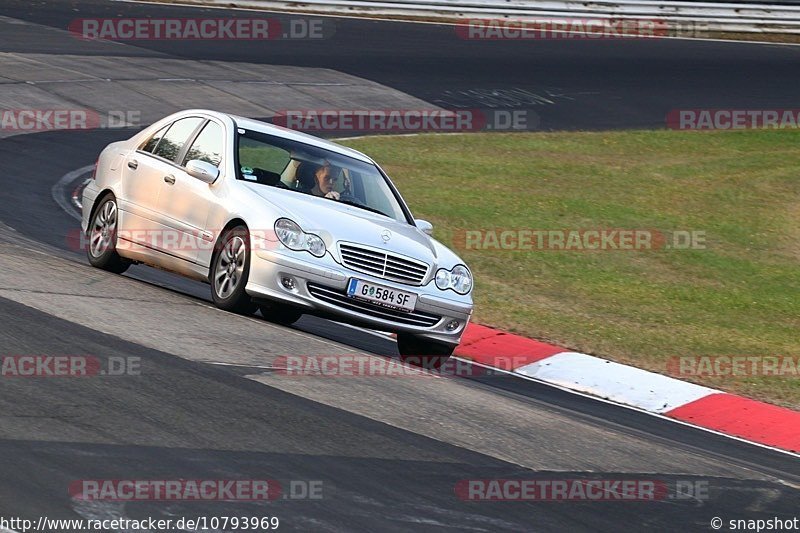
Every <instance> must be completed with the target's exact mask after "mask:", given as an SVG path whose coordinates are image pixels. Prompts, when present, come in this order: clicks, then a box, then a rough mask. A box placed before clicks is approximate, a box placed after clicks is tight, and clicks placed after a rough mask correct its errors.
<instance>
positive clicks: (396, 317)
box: [308, 283, 442, 327]
mask: <svg viewBox="0 0 800 533" xmlns="http://www.w3.org/2000/svg"><path fill="white" fill-rule="evenodd" d="M308 292H309V293H310V294H311V296H313V297H314V298H317V299H318V300H322V301H323V302H327V303H330V304H334V305H336V306H338V307H342V308H344V309H347V310H348V311H355V312H357V313H361V314H363V315H367V316H371V317H374V318H381V319H383V320H389V321H390V322H398V323H400V324H407V325H409V326H421V327H431V326H434V325H436V324H437V323H438V322H439V321H440V320H441V319H442V317H441V316H437V315H431V314H428V313H422V312H420V311H411V312H410V313H409V312H405V311H396V310H394V309H389V308H386V307H380V306H378V305H373V304H371V303H368V302H362V301H361V300H356V299H355V298H350V297H348V296H347V295H346V294H345V293H343V292H339V291H337V290H336V289H331V288H330V287H323V286H322V285H316V284H314V283H309V284H308Z"/></svg>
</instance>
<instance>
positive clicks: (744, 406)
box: [455, 324, 800, 453]
mask: <svg viewBox="0 0 800 533" xmlns="http://www.w3.org/2000/svg"><path fill="white" fill-rule="evenodd" d="M455 355H456V356H458V357H461V358H464V359H469V360H472V361H475V362H476V363H480V364H482V365H486V366H489V367H492V368H498V369H501V370H506V371H509V372H511V373H513V374H520V375H521V376H526V377H529V378H533V379H536V380H537V381H542V382H545V383H549V384H552V385H556V386H558V387H561V388H564V389H569V390H573V391H577V392H581V393H584V394H588V395H591V396H597V397H600V398H604V399H606V400H609V401H611V402H614V403H619V404H622V405H627V406H630V407H634V408H637V409H641V410H644V411H647V412H650V413H654V414H657V415H661V416H665V417H667V418H671V419H674V420H679V421H681V422H685V423H688V424H691V425H694V426H698V427H701V428H705V429H709V430H712V431H715V432H719V433H722V434H725V435H730V436H734V437H738V438H740V439H743V440H747V441H750V442H754V443H757V444H762V445H765V446H770V447H773V448H777V449H780V450H785V451H789V452H793V453H800V412H798V411H794V410H792V409H786V408H784V407H778V406H776V405H771V404H768V403H764V402H759V401H756V400H751V399H749V398H744V397H742V396H737V395H735V394H728V393H725V392H722V391H719V390H716V389H711V388H708V387H703V386H701V385H695V384H694V383H689V382H686V381H681V380H679V379H675V378H671V377H669V376H664V375H661V374H656V373H654V372H648V371H646V370H641V369H639V368H635V367H632V366H627V365H622V364H619V363H614V362H612V361H608V360H606V359H602V358H600V357H594V356H591V355H586V354H583V353H577V352H572V351H569V350H565V349H564V348H561V347H559V346H555V345H552V344H547V343H544V342H540V341H537V340H533V339H528V338H526V337H521V336H518V335H513V334H510V333H506V332H503V331H499V330H496V329H493V328H488V327H486V326H480V325H477V324H470V325H469V326H468V327H467V330H466V332H465V333H464V337H463V338H462V340H461V344H460V345H459V346H458V347H457V348H456V351H455Z"/></svg>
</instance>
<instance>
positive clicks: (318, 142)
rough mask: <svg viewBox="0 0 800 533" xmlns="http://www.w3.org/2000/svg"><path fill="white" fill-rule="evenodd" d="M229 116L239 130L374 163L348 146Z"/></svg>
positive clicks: (280, 127)
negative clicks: (275, 137)
mask: <svg viewBox="0 0 800 533" xmlns="http://www.w3.org/2000/svg"><path fill="white" fill-rule="evenodd" d="M227 116H228V117H230V118H231V119H232V120H233V121H234V122H235V123H236V126H237V127H239V128H243V129H246V130H252V131H258V132H261V133H266V134H269V135H277V136H278V137H283V138H284V139H289V140H292V141H297V142H301V143H304V144H310V145H311V146H314V147H317V148H322V149H325V150H330V151H331V152H335V153H337V154H341V155H345V156H348V157H352V158H354V159H358V160H359V161H364V162H366V163H374V162H373V161H372V159H370V158H369V157H368V156H367V155H365V154H362V153H361V152H359V151H358V150H353V149H352V148H347V147H346V146H342V145H340V144H336V143H334V142H331V141H327V140H325V139H321V138H319V137H315V136H313V135H308V134H307V133H301V132H299V131H295V130H291V129H289V128H284V127H282V126H276V125H275V124H270V123H268V122H262V121H260V120H255V119H252V118H247V117H241V116H239V115H230V114H228V115H227Z"/></svg>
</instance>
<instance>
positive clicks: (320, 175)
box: [311, 161, 340, 200]
mask: <svg viewBox="0 0 800 533" xmlns="http://www.w3.org/2000/svg"><path fill="white" fill-rule="evenodd" d="M314 181H315V182H316V185H314V188H313V189H311V194H313V195H314V196H323V197H325V198H331V199H333V200H338V199H339V198H340V196H339V193H338V192H337V191H335V190H333V184H334V183H335V182H336V178H335V177H334V175H333V174H332V173H331V164H330V163H329V162H328V161H325V162H323V163H322V164H321V165H319V166H317V168H316V169H315V170H314Z"/></svg>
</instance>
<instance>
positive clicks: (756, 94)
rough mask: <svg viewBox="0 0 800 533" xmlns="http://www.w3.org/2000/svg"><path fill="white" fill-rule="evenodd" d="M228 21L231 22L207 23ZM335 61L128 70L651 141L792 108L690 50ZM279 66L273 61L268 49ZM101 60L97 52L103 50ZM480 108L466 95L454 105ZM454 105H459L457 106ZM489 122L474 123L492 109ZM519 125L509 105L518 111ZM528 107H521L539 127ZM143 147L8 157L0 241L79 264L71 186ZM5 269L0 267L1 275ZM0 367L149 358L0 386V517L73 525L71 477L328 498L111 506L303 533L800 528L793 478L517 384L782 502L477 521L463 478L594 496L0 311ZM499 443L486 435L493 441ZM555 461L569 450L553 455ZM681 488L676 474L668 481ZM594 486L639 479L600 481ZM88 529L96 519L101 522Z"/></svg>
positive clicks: (331, 49) (777, 50)
mask: <svg viewBox="0 0 800 533" xmlns="http://www.w3.org/2000/svg"><path fill="white" fill-rule="evenodd" d="M142 13H150V14H159V15H161V14H162V13H163V16H180V15H183V16H197V15H195V14H194V12H192V14H189V15H187V14H186V10H185V9H183V8H175V7H165V6H140V5H134V4H119V3H106V2H58V3H54V2H17V1H6V2H4V3H3V5H2V6H0V14H2V15H5V16H11V17H17V18H22V19H26V20H30V21H33V22H37V23H41V24H47V25H51V26H53V27H59V28H64V27H66V25H67V23H68V22H69V20H71V19H73V18H76V17H80V16H96V17H103V16H113V15H126V16H136V15H141V14H142ZM214 14H215V16H222V15H220V14H219V11H214ZM336 31H337V32H336V38H334V39H331V40H329V41H326V42H322V43H315V42H307V43H302V42H301V43H281V42H271V43H267V44H263V43H261V44H260V43H193V44H192V45H191V46H190V47H185V46H181V45H180V44H175V43H169V42H146V43H136V45H135V47H133V48H131V47H119V49H120V50H119V53H124V54H150V53H167V54H170V55H174V56H177V57H188V58H193V59H230V60H242V61H251V62H264V63H282V64H293V65H302V66H320V67H327V68H334V69H339V70H342V71H345V72H348V73H352V74H356V75H359V76H362V77H365V78H369V79H373V80H376V81H379V82H381V83H384V84H387V85H390V86H392V87H395V88H398V89H401V90H404V91H406V92H409V93H411V94H414V95H416V96H419V97H422V98H425V99H428V100H430V101H433V102H435V103H439V104H443V103H449V104H450V105H463V106H465V107H485V104H486V100H485V99H484V98H483V97H479V96H478V92H475V91H483V90H487V89H501V90H503V91H511V90H513V89H521V90H524V91H529V92H531V93H536V94H544V92H546V91H550V94H561V95H563V96H562V97H559V98H555V100H554V101H556V102H557V103H556V104H548V105H542V106H536V111H537V112H538V113H539V114H540V115H541V117H542V125H543V127H545V128H555V129H573V128H575V129H593V128H604V127H659V126H660V125H661V124H663V115H664V114H665V113H666V111H667V110H669V109H671V108H674V107H679V106H687V107H701V106H704V105H705V106H711V107H736V106H745V107H752V106H760V107H793V102H794V99H795V98H796V95H795V92H796V87H797V86H798V83H797V82H798V81H800V72H798V69H797V68H796V65H797V59H798V57H797V54H798V53H800V52H798V50H797V49H793V48H782V47H765V46H748V45H739V44H726V43H701V42H689V41H649V42H629V41H626V42H611V43H588V42H569V43H562V42H559V43H555V42H544V43H542V42H537V43H489V44H487V43H470V42H464V41H460V40H458V39H457V38H455V36H454V35H453V34H452V29H451V28H448V27H440V26H432V25H402V24H398V23H384V22H370V21H359V20H339V21H337V28H336ZM39 37H40V38H33V37H32V36H30V35H26V34H24V32H23V33H20V34H15V35H3V36H0V45H1V47H0V51H15V50H17V51H26V52H31V51H41V52H47V53H57V52H60V53H85V54H92V53H104V54H107V53H108V51H107V49H105V48H103V47H99V46H97V43H81V42H79V41H77V40H76V41H75V48H74V49H69V48H63V47H62V48H61V49H59V50H57V51H56V50H53V49H52V47H48V43H47V36H44V35H43V36H39ZM264 46H266V47H267V48H264ZM101 48H102V50H101ZM459 92H461V93H464V92H466V93H468V94H461V93H459ZM457 93H459V94H457ZM479 104H480V105H479ZM504 105H505V104H504ZM526 105H527V104H522V107H525V106H526ZM130 133H131V132H129V131H121V130H117V131H94V132H85V133H80V134H76V133H63V132H61V133H43V134H36V135H24V136H18V137H12V138H8V139H4V140H2V141H0V170H1V171H2V172H1V173H0V187H1V188H2V190H3V196H2V200H1V201H0V221H2V222H3V223H5V224H8V225H9V226H11V227H13V228H15V229H16V230H18V231H20V232H21V233H23V234H24V235H26V236H28V237H30V238H33V239H35V240H37V241H39V242H42V243H45V244H47V245H50V246H53V247H55V248H58V249H60V250H61V253H63V255H64V256H66V257H69V258H71V259H74V260H77V261H82V259H81V258H80V257H81V253H80V252H79V251H76V250H74V246H73V245H72V244H71V240H70V236H71V235H74V232H75V230H76V229H77V222H76V221H75V220H74V219H72V218H71V217H69V216H68V215H67V214H65V213H64V212H63V211H61V209H59V208H58V206H57V205H56V204H55V202H54V201H53V200H52V198H51V194H50V191H51V187H52V185H53V184H54V182H55V180H56V179H58V177H60V176H62V175H63V174H65V173H66V172H68V171H71V170H73V169H75V168H78V167H81V166H84V165H88V164H91V163H92V162H93V161H94V159H95V157H96V154H97V153H98V152H99V150H100V149H101V148H102V147H103V146H105V145H106V144H107V143H109V142H111V141H113V140H117V139H121V138H126V137H128V136H129V135H130ZM0 265H2V258H0ZM130 275H132V276H134V277H138V278H139V279H143V280H145V281H148V282H150V283H153V284H157V285H162V286H165V287H166V288H167V289H169V290H172V291H176V292H179V293H182V294H185V295H186V296H187V297H189V298H202V299H207V296H208V295H207V291H208V288H207V286H204V285H202V284H198V283H193V282H189V281H186V280H183V279H181V278H177V277H175V276H171V275H168V274H164V273H160V272H157V271H153V270H149V269H147V268H144V267H135V268H133V269H132V270H131V274H130ZM0 324H2V327H0V346H2V350H0V352H2V353H3V354H31V353H42V354H51V353H60V354H68V353H71V354H76V353H95V354H104V355H106V356H116V357H132V356H134V357H141V358H142V375H141V376H125V377H113V378H112V377H105V378H96V379H64V380H55V379H3V378H0V380H2V381H0V473H2V475H0V516H24V517H28V518H35V517H37V516H39V515H47V516H49V517H76V516H80V515H81V514H82V509H81V505H86V504H80V503H76V502H75V501H73V500H71V499H70V498H69V494H68V491H67V487H68V486H69V484H70V482H72V481H75V480H79V479H92V478H94V479H115V478H116V479H130V478H137V479H171V478H184V479H187V478H202V479H239V478H245V479H252V478H258V477H266V478H270V479H277V480H279V481H281V483H282V484H283V485H285V486H288V485H289V483H290V481H291V480H299V481H309V480H319V481H322V483H323V487H324V488H323V495H324V497H323V499H321V500H311V501H310V500H303V501H291V500H278V501H275V502H270V503H215V504H211V505H208V504H203V505H202V508H201V507H199V506H198V505H196V504H193V503H188V502H184V503H169V504H164V503H158V502H137V503H128V504H105V505H107V506H108V507H107V508H103V507H102V505H101V507H100V508H99V509H100V512H106V513H107V514H109V516H110V517H113V516H118V515H120V514H124V515H125V516H127V517H130V518H137V517H145V516H163V517H179V516H196V515H198V514H206V515H217V516H219V515H229V516H230V515H233V514H241V515H247V516H262V515H263V516H278V517H279V518H280V519H281V523H282V529H283V528H285V529H289V530H301V531H302V530H320V531H325V530H341V531H348V530H365V531H366V530H370V531H374V530H381V531H383V530H386V531H395V530H396V531H408V530H414V531H416V530H420V531H425V530H444V529H452V530H456V529H457V530H470V529H474V530H486V531H505V530H507V531H563V530H576V531H618V530H620V529H621V528H623V527H626V526H627V527H629V528H634V529H637V530H639V529H642V530H643V529H648V530H658V531H661V530H664V531H666V530H680V529H683V530H688V531H708V530H709V528H708V526H707V523H708V520H709V518H710V517H711V516H715V515H719V516H726V517H737V516H740V515H744V516H742V517H743V518H749V517H770V516H773V515H778V516H787V517H788V516H791V515H792V514H793V513H794V514H796V512H797V503H798V501H800V492H798V489H797V487H798V486H800V465H798V462H797V459H796V458H792V457H789V456H786V455H783V454H780V453H777V452H772V451H769V450H765V449H762V448H758V447H755V446H751V445H748V444H744V443H741V442H737V441H733V440H730V439H726V438H723V437H719V436H715V435H711V434H708V433H706V432H702V431H699V430H694V429H691V428H687V427H684V426H681V425H678V424H674V423H670V422H667V421H664V420H661V419H657V418H654V417H651V416H647V415H643V414H641V413H638V412H635V411H631V410H628V409H623V408H620V407H616V406H613V405H608V404H605V403H601V402H596V401H592V400H589V399H586V398H583V397H580V396H575V395H572V394H569V393H565V392H563V391H559V390H556V389H553V388H551V387H546V386H543V385H538V384H535V383H531V382H526V381H522V380H518V379H501V378H497V377H495V378H492V379H491V380H476V381H475V382H474V383H472V384H471V386H475V387H480V388H482V389H486V388H489V389H491V390H493V391H495V393H496V396H497V401H498V402H503V401H505V399H506V398H509V397H514V398H529V399H530V403H531V409H538V408H542V407H541V406H543V405H546V406H548V407H547V408H548V409H552V410H554V411H557V412H558V413H559V414H560V415H561V416H565V417H569V418H571V419H575V420H580V421H585V422H586V423H587V424H589V423H590V424H605V425H607V426H609V427H614V428H615V429H616V430H618V431H622V432H625V433H629V434H632V435H637V436H644V437H645V438H647V439H650V440H651V441H652V442H653V443H668V444H669V445H670V446H672V447H674V448H675V449H678V450H682V451H684V452H685V454H686V455H687V456H703V457H708V458H711V459H713V460H714V461H718V462H719V464H725V465H731V464H733V465H739V466H741V467H743V468H746V469H748V470H752V471H753V472H756V473H760V474H763V475H768V476H775V477H780V478H782V479H784V480H786V481H787V482H788V483H789V484H790V485H784V484H778V483H775V482H767V481H763V482H762V481H755V480H738V479H729V478H724V477H719V478H713V477H712V478H708V477H703V478H698V477H696V476H693V475H692V472H685V473H684V474H681V475H679V476H678V475H675V474H660V473H653V472H643V473H641V474H639V475H637V476H638V477H640V478H641V479H653V478H654V477H656V476H657V477H658V479H662V480H666V481H670V480H674V479H675V478H676V477H679V478H680V479H682V480H700V481H704V482H708V483H709V489H710V500H708V501H696V500H691V499H690V500H686V501H681V500H667V501H662V502H655V503H630V502H605V503H576V502H560V503H502V502H500V503H466V502H462V501H460V500H459V499H458V498H456V497H455V494H454V492H453V487H454V485H455V483H456V482H457V481H458V480H461V479H467V478H515V477H519V478H551V479H552V478H558V479H568V478H578V477H581V478H585V477H587V474H586V472H577V471H576V472H563V471H561V472H549V471H546V470H542V471H535V472H534V471H531V470H527V469H523V468H521V467H519V466H517V465H515V464H511V463H508V462H504V461H500V460H498V459H494V458H492V457H489V456H487V455H485V454H481V453H478V452H475V451H471V450H469V449H465V448H462V447H457V446H453V445H450V444H447V443H444V442H440V441H437V440H433V439H430V438H427V437H424V436H421V435H419V434H416V433H414V432H412V431H407V430H402V429H398V428H395V427H392V426H390V425H387V424H384V423H381V422H377V421H373V420H370V419H368V418H365V417H362V416H359V415H356V414H353V413H350V412H348V411H345V410H341V409H336V408H333V407H329V406H325V405H322V404H319V403H316V402H313V401H310V400H308V399H305V398H302V397H299V396H296V395H292V394H289V393H286V392H283V391H280V390H278V389H275V388H273V387H269V386H265V385H264V384H260V383H256V382H254V381H251V380H249V379H245V378H244V377H243V374H245V373H246V372H245V371H244V370H231V369H229V368H220V367H213V366H209V365H203V364H199V363H193V362H190V361H186V360H183V359H179V358H177V357H174V356H172V355H169V354H166V353H161V352H158V351H155V350H152V349H148V348H144V347H142V346H140V345H138V344H133V343H130V342H126V341H123V340H120V339H117V338H114V337H110V336H107V335H104V334H101V333H98V332H96V331H93V330H90V329H87V328H84V327H81V326H78V325H76V324H74V323H71V322H66V321H63V320H60V319H57V318H54V317H52V316H49V315H47V314H44V313H42V312H39V311H35V310H32V309H30V308H27V307H24V306H22V305H20V304H17V303H15V302H12V301H10V300H5V299H0ZM298 327H299V328H300V329H304V330H306V331H310V332H312V333H315V334H318V335H320V336H322V337H325V338H329V339H333V340H337V341H341V342H346V343H348V344H351V345H352V346H355V347H357V348H359V349H363V350H368V351H373V352H376V353H387V352H390V351H391V350H392V347H391V343H388V342H387V341H382V340H381V339H377V338H375V337H373V336H370V335H366V334H363V335H362V334H358V333H355V332H354V331H353V330H350V329H345V328H343V327H339V326H336V325H334V324H331V323H329V322H325V321H321V320H316V319H303V321H302V322H301V323H300V324H299V325H298ZM491 430H492V428H491V427H487V428H486V431H487V433H491ZM552 446H553V447H554V448H560V447H562V446H563V447H566V445H565V443H560V442H553V443H552ZM675 470H676V471H681V468H680V465H676V468H675ZM591 476H595V477H597V478H607V479H608V478H611V479H620V478H625V479H630V478H633V477H637V476H632V475H631V474H629V473H625V474H621V473H619V472H613V471H611V472H608V471H597V472H593V473H592V474H591ZM92 513H93V514H95V515H96V514H97V513H98V508H93V509H92Z"/></svg>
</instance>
